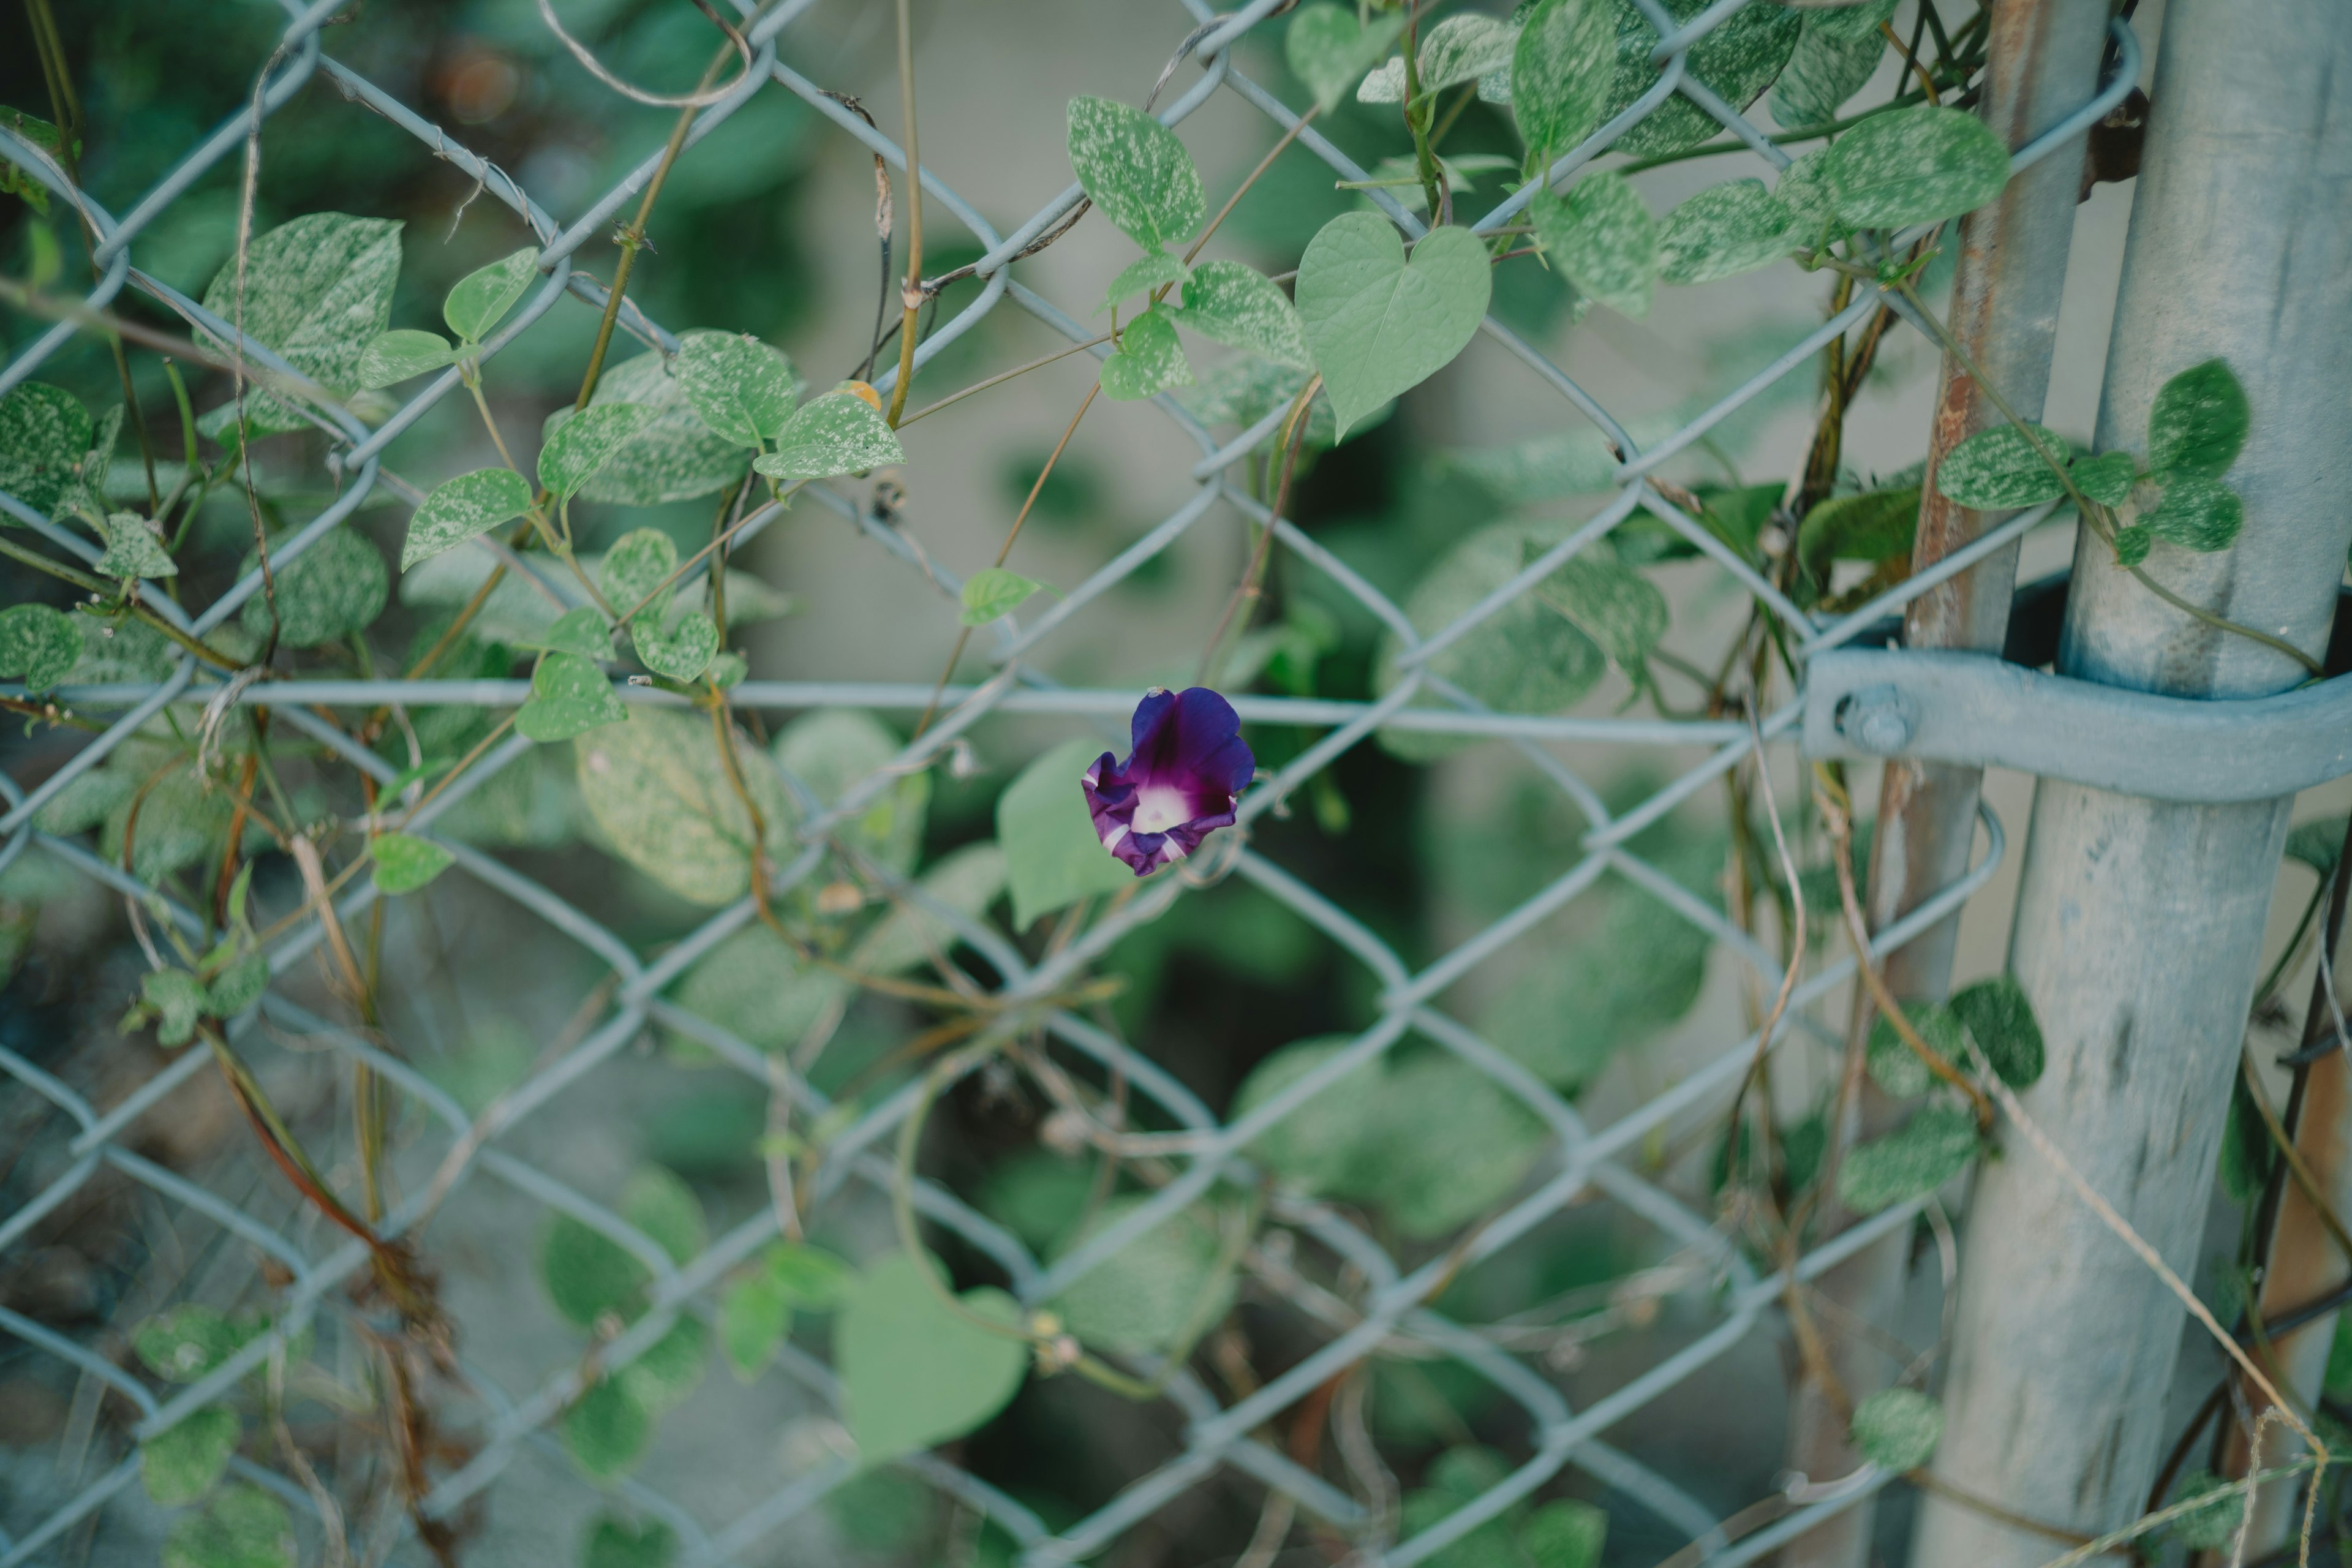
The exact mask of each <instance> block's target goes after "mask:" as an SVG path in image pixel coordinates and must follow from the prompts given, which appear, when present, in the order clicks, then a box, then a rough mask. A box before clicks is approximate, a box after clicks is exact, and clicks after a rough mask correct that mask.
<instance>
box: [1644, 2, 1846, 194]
mask: <svg viewBox="0 0 2352 1568" xmlns="http://www.w3.org/2000/svg"><path fill="white" fill-rule="evenodd" d="M1707 4H1708V0H1665V9H1666V11H1667V12H1668V13H1669V14H1670V15H1671V16H1673V17H1674V19H1675V23H1676V24H1678V25H1679V24H1681V23H1684V22H1687V21H1689V20H1690V19H1691V18H1692V17H1694V16H1697V15H1698V14H1699V13H1700V12H1701V11H1703V10H1705V9H1706V6H1707ZM1615 5H1616V15H1617V63H1616V67H1615V68H1614V70H1613V71H1612V74H1611V77H1610V81H1609V98H1608V101H1607V102H1605V103H1603V104H1602V105H1601V113H1600V115H1599V116H1598V119H1600V120H1602V121H1606V120H1609V119H1612V118H1613V117H1614V116H1615V115H1617V114H1619V113H1620V112H1622V111H1623V110H1626V109H1628V108H1631V107H1632V105H1633V100H1635V99H1637V98H1639V97H1641V96H1642V95H1643V93H1645V92H1647V91H1649V90H1650V89H1652V88H1653V87H1654V86H1656V85H1657V80H1658V68H1657V67H1656V66H1654V65H1652V64H1651V63H1650V51H1651V50H1652V49H1654V48H1656V47H1658V38H1659V34H1658V31H1657V29H1656V28H1654V27H1653V26H1651V25H1650V22H1649V19H1648V18H1647V17H1646V16H1643V15H1642V12H1641V9H1640V8H1639V7H1638V6H1636V5H1633V0H1615ZM1803 28H1804V13H1802V12H1801V11H1796V10H1791V9H1788V8H1785V7H1782V6H1779V5H1749V6H1747V7H1745V8H1743V9H1741V10H1738V11H1735V12H1733V13H1732V14H1731V15H1730V16H1726V17H1725V18H1723V19H1722V20H1721V21H1720V22H1718V23H1717V25H1716V26H1715V29H1714V30H1713V31H1712V32H1710V33H1708V34H1707V35H1706V37H1703V38H1701V39H1699V40H1698V42H1696V44H1693V45H1692V46H1691V48H1690V53H1689V55H1688V56H1687V57H1686V68H1687V69H1688V70H1689V73H1690V74H1691V75H1692V76H1694V77H1696V78H1697V79H1699V80H1700V81H1702V82H1705V83H1706V85H1707V86H1708V87H1709V88H1711V89H1714V91H1715V94H1716V96H1717V97H1718V98H1720V99H1722V100H1724V101H1725V102H1726V103H1728V104H1729V105H1731V107H1732V108H1734V109H1745V108H1747V107H1748V105H1749V104H1751V103H1753V102H1755V101H1756V100H1757V99H1759V97H1761V96H1762V95H1763V92H1764V89H1766V88H1768V87H1769V86H1771V85H1772V80H1773V79H1774V78H1775V77H1777V76H1779V75H1780V68H1781V67H1782V66H1783V65H1785V64H1787V63H1788V59H1789V56H1790V54H1791V53H1792V52H1793V51H1794V50H1795V49H1796V47H1797V38H1798V36H1799V35H1800V34H1801V32H1802V30H1803ZM1722 129H1723V128H1722V126H1720V125H1719V124H1717V122H1716V120H1715V117H1714V116H1713V115H1711V114H1709V113H1707V112H1706V110H1703V109H1701V108H1700V107H1699V106H1698V105H1697V104H1696V103H1693V102H1692V101H1690V100H1689V99H1687V98H1685V97H1684V96H1683V95H1682V94H1680V93H1669V94H1667V95H1666V97H1665V98H1664V100H1661V101H1660V102H1659V104H1658V105H1657V107H1656V108H1654V109H1653V110H1650V112H1649V114H1648V115H1647V116H1646V117H1645V118H1644V119H1643V121H1642V122H1641V123H1640V124H1638V125H1635V126H1633V128H1632V129H1631V130H1629V131H1627V132H1625V134H1624V135H1623V136H1622V137H1620V138H1619V139H1618V141H1617V142H1616V145H1615V147H1614V149H1613V150H1614V151H1616V152H1619V153H1628V154H1630V155H1632V156H1633V157H1637V158H1648V157H1655V156H1658V155H1660V154H1662V153H1679V152H1681V151H1682V150H1683V149H1684V148H1685V147H1695V146H1696V145H1698V143H1700V142H1704V141H1706V139H1707V138H1708V137H1710V136H1713V135H1716V134H1717V132H1720V131H1721V130H1722Z"/></svg>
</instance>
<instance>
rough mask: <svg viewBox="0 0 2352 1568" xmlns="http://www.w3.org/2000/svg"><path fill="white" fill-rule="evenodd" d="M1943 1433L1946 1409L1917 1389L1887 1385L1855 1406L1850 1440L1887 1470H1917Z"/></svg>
mask: <svg viewBox="0 0 2352 1568" xmlns="http://www.w3.org/2000/svg"><path fill="white" fill-rule="evenodd" d="M1943 1436H1944V1410H1943V1407H1942V1406H1941V1405H1937V1403H1936V1402H1935V1401H1934V1400H1933V1399H1931V1398H1929V1397H1928V1396H1927V1395H1926V1394H1922V1393H1920V1392H1919V1391H1918V1390H1917V1389H1916V1388H1887V1389H1882V1390H1880V1391H1879V1392H1878V1393H1876V1394H1872V1395H1871V1396H1870V1397H1869V1398H1867V1399H1865V1400H1864V1401H1863V1402H1862V1403H1861V1404H1860V1405H1855V1406H1854V1410H1853V1424H1852V1425H1851V1426H1849V1427H1848V1428H1847V1431H1846V1437H1847V1440H1848V1441H1849V1442H1851V1443H1853V1447H1854V1452H1856V1453H1858V1454H1860V1455H1861V1456H1862V1457H1863V1458H1865V1459H1868V1460H1869V1461H1870V1462H1871V1463H1872V1464H1874V1465H1876V1466H1877V1467H1878V1468H1881V1469H1885V1470H1894V1471H1895V1472H1897V1473H1900V1472H1902V1471H1905V1470H1916V1469H1917V1468H1919V1467H1920V1466H1922V1465H1924V1464H1926V1463H1927V1460H1928V1458H1929V1457H1930V1456H1932V1455H1933V1454H1934V1453H1935V1452H1936V1445H1937V1443H1938V1442H1940V1441H1941V1440H1942V1438H1943Z"/></svg>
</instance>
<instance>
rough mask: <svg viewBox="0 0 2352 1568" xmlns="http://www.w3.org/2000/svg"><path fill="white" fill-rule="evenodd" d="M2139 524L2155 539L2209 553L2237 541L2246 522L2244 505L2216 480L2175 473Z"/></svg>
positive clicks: (2228, 546) (2234, 493)
mask: <svg viewBox="0 0 2352 1568" xmlns="http://www.w3.org/2000/svg"><path fill="white" fill-rule="evenodd" d="M2141 521H2143V522H2145V523H2146V524H2147V528H2148V530H2149V531H2151V532H2152V533H2154V534H2155V535H2156V537H2157V538H2158V539H2161V540H2165V541H2167V542H2170V543H2173V544H2178V545H2179V546H2180V547H2181V548H2182V549H2183V550H2194V551H2198V552H2200V553H2206V554H2210V553H2211V552H2214V551H2216V550H2227V549H2229V548H2230V546H2231V544H2233V543H2235V542H2236V541H2237V538H2238V531H2239V530H2240V529H2242V528H2243V527H2244V526H2245V523H2246V503H2245V502H2244V501H2243V500H2240V499H2239V497H2238V492H2237V491H2235V490H2233V489H2231V488H2230V487H2229V486H2227V485H2225V484H2223V483H2222V482H2221V480H2219V479H2203V478H2200V477H2199V476H2197V475H2194V474H2182V473H2176V474H2175V475H2174V476H2173V477H2172V479H2170V481H2169V482H2168V484H2166V486H2165V487H2164V499H2163V500H2161V501H2159V502H2158V504H2157V508H2156V510H2154V511H2152V512H2149V513H2148V514H2147V517H2146V518H2144V519H2142V520H2141Z"/></svg>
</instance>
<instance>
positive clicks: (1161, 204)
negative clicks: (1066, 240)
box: [1069, 98, 1209, 250]
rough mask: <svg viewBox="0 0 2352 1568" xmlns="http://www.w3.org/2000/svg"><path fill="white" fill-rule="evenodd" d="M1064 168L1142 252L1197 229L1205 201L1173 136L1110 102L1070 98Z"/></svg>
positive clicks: (1205, 208) (1147, 118)
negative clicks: (1067, 165) (1067, 158)
mask: <svg viewBox="0 0 2352 1568" xmlns="http://www.w3.org/2000/svg"><path fill="white" fill-rule="evenodd" d="M1069 145H1070V167H1071V168H1072V169H1074V170H1076V173H1077V176H1078V184H1079V185H1080V186H1081V187H1082V188H1084V190H1085V191H1086V193H1087V199H1088V200H1090V201H1092V202H1093V203H1094V204H1095V205H1097V207H1100V208H1101V209H1102V215H1103V216H1105V217H1107V218H1108V219H1110V221H1111V222H1112V223H1113V224H1114V225H1116V226H1118V229H1119V231H1120V232H1121V233H1123V234H1125V235H1126V236H1127V237H1129V239H1132V240H1133V241H1135V243H1136V244H1138V245H1139V246H1141V247H1143V248H1144V249H1146V250H1158V249H1160V247H1162V246H1165V245H1169V244H1171V243H1173V242H1174V241H1177V240H1181V239H1182V238H1183V237H1185V236H1187V235H1189V234H1191V233H1192V231H1193V230H1194V229H1196V228H1198V227H1200V226H1201V220H1202V218H1204V217H1206V216H1208V214H1209V200H1208V197H1207V196H1206V195H1204V194H1202V190H1201V171H1200V170H1199V169H1197V168H1195V167H1194V166H1193V163H1192V153H1188V152H1186V151H1185V150H1184V143H1182V142H1179V141H1178V140H1176V133H1175V132H1172V131H1171V130H1169V129H1168V127H1166V126H1165V125H1162V124H1160V121H1157V120H1154V119H1152V118H1151V116H1150V115H1149V114H1146V113H1144V112H1143V110H1139V109H1134V108H1130V107H1129V105H1127V104H1124V103H1118V102H1116V101H1114V100H1110V99H1108V98H1074V99H1072V100H1070V121H1069Z"/></svg>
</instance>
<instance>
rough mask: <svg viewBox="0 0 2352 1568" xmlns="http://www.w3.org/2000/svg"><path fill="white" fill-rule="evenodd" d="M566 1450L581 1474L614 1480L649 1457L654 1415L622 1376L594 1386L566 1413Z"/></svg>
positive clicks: (564, 1416) (564, 1444)
mask: <svg viewBox="0 0 2352 1568" xmlns="http://www.w3.org/2000/svg"><path fill="white" fill-rule="evenodd" d="M562 1430H563V1447H564V1450H565V1451H566V1452H567V1453H569V1454H570V1455H571V1456H572V1463H573V1464H575V1465H578V1466H579V1467H580V1470H581V1473H582V1474H583V1475H585V1476H586V1477H588V1479H591V1480H594V1481H609V1480H614V1479H618V1478H620V1477H621V1476H623V1475H625V1474H626V1473H627V1472H628V1471H629V1470H630V1469H631V1468H634V1467H635V1465H636V1462H637V1461H638V1460H639V1459H641V1458H645V1453H646V1447H647V1445H649V1444H650V1443H652V1441H653V1436H654V1413H653V1412H652V1411H650V1410H648V1409H646V1407H645V1406H644V1405H642V1404H640V1403H638V1401H637V1397H636V1395H635V1394H632V1393H631V1392H630V1391H629V1388H628V1385H627V1384H625V1383H624V1382H623V1381H622V1380H621V1379H620V1378H618V1377H609V1378H606V1379H605V1380H604V1382H602V1383H598V1384H592V1385H590V1387H589V1388H588V1390H587V1392H585V1393H583V1394H581V1396H580V1397H579V1399H577V1400H576V1401H574V1402H573V1404H572V1408H570V1409H569V1410H566V1411H565V1412H564V1413H563V1424H562Z"/></svg>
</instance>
